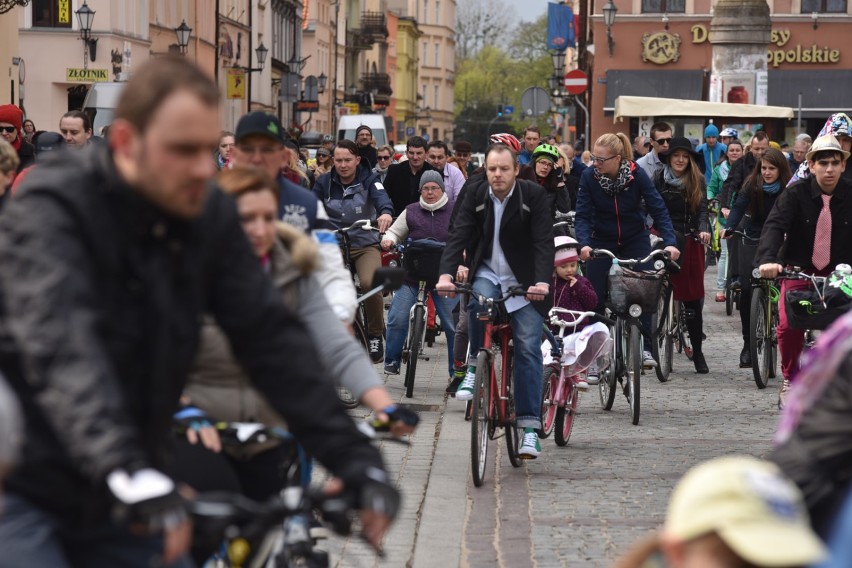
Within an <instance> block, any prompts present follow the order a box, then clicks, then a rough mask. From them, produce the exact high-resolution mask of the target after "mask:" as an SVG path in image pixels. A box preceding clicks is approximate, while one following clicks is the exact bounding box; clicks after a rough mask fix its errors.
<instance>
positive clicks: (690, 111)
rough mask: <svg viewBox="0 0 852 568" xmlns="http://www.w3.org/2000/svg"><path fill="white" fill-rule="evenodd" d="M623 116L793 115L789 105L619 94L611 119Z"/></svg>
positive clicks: (735, 116)
mask: <svg viewBox="0 0 852 568" xmlns="http://www.w3.org/2000/svg"><path fill="white" fill-rule="evenodd" d="M625 116H710V117H720V118H721V117H728V118H793V109H792V108H790V107H779V106H764V105H741V104H734V103H711V102H707V101H686V100H681V99H661V98H657V97H632V96H621V97H618V98H616V99H615V115H614V120H613V122H614V121H616V120H619V119H620V118H623V117H625Z"/></svg>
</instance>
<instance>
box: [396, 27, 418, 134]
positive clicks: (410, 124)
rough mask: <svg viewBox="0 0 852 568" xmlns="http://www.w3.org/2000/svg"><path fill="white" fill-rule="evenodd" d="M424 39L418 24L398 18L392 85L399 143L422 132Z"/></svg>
mask: <svg viewBox="0 0 852 568" xmlns="http://www.w3.org/2000/svg"><path fill="white" fill-rule="evenodd" d="M421 35H422V34H421V33H420V29H419V28H418V26H417V20H415V19H414V18H408V17H400V18H399V20H398V23H397V32H396V76H395V77H394V79H395V81H394V84H393V98H394V101H395V105H394V106H395V109H396V124H394V130H395V133H396V140H397V142H399V143H402V142H404V141H405V140H406V139H408V137H409V136H411V135H412V134H415V133H419V132H420V130H419V129H418V128H417V126H418V125H417V117H418V112H417V111H418V106H417V94H418V93H417V74H418V69H419V59H418V57H419V56H418V54H419V50H418V45H419V39H420V36H421ZM423 120H425V119H423ZM424 124H425V122H424Z"/></svg>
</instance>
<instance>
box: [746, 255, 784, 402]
mask: <svg viewBox="0 0 852 568" xmlns="http://www.w3.org/2000/svg"><path fill="white" fill-rule="evenodd" d="M752 277H753V280H752V285H751V312H750V313H749V342H750V343H749V347H750V349H751V363H752V365H751V368H752V374H753V375H754V383H755V384H756V385H757V388H759V389H765V388H766V385H768V384H769V379H771V378H775V376H776V368H777V363H778V337H777V336H776V329H777V328H778V318H779V316H778V299H779V297H780V292H779V290H778V287H777V286H776V284H775V280H774V279H768V278H761V277H760V271H759V270H758V269H757V268H755V269H754V271H753V272H752Z"/></svg>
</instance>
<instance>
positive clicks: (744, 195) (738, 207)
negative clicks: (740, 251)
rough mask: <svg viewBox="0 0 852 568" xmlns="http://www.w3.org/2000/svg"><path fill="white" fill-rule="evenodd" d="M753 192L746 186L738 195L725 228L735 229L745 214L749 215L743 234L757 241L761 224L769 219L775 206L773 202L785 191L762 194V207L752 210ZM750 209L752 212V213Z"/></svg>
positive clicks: (782, 189) (761, 228) (752, 189)
mask: <svg viewBox="0 0 852 568" xmlns="http://www.w3.org/2000/svg"><path fill="white" fill-rule="evenodd" d="M753 191H754V188H752V187H751V186H750V185H746V187H745V188H744V189H743V190H742V191H741V192H740V193H739V195H738V196H737V200H736V202H735V203H734V206H733V207H732V208H731V214H730V215H728V222H727V225H726V226H727V227H728V228H729V229H731V230H733V229H736V228H737V225H739V224H740V223H741V222H742V220H743V217H744V216H745V215H746V213H749V216H748V220H747V221H746V224H745V227H744V229H745V231H744V232H745V234H746V235H748V236H749V238H751V239H759V238H760V232H761V231H762V230H763V224H764V223H765V222H766V218H767V217H769V212H770V211H772V206H773V205H775V201H776V200H777V199H778V197H780V196H781V194H782V193H783V192H784V191H786V190H785V189H784V188H783V187H782V188H781V191H779V192H778V193H766V192H763V206H762V207H760V208H757V207H754V208H752V207H750V206H749V205H750V204H751V196H752V192H753ZM758 191H763V190H762V189H761V190H758ZM752 209H754V210H753V211H752Z"/></svg>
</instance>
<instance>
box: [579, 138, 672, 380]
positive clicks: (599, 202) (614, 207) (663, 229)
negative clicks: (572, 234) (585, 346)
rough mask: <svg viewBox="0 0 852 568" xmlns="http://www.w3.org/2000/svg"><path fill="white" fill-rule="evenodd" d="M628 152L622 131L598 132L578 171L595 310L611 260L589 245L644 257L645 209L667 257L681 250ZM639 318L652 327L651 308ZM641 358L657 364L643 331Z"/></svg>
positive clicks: (583, 249) (582, 235) (647, 245)
mask: <svg viewBox="0 0 852 568" xmlns="http://www.w3.org/2000/svg"><path fill="white" fill-rule="evenodd" d="M632 158H633V145H632V144H631V143H630V140H629V139H628V138H627V136H625V135H624V134H622V133H618V134H603V135H601V136H600V137H599V138H598V139H597V140H596V141H595V146H594V154H592V156H591V159H592V163H593V164H594V166H593V167H591V168H587V169H586V170H585V171H584V172H583V175H582V176H581V177H580V190H579V191H578V192H577V216H576V218H575V231H576V235H577V237H576V238H577V242H579V244H580V258H581V259H582V260H585V261H587V265H586V272H587V276H588V278H589V280H591V282H592V287H594V289H595V294H597V296H598V306H597V308H596V311H599V312H601V313H602V312H603V309H604V301H605V300H606V297H607V294H606V292H607V273H608V272H609V269H610V266H611V265H612V261H611V260H610V259H608V258H595V259H592V258H591V253H592V249H595V248H604V249H607V250H609V251H611V252H612V253H614V254H615V255H616V256H618V257H619V258H644V257H646V256H647V255H648V254H649V253H650V252H651V241H650V233H649V231H648V228H647V227H646V226H645V215H646V211H647V213H648V214H650V215H651V217H652V218H653V219H654V226H655V227H656V228H657V230H658V231H659V233H660V236H661V237H662V239H663V243H664V244H665V246H666V250H667V251H669V252H670V253H671V257H672V259H673V260H677V258H678V256H679V255H680V251H679V250H678V249H677V247H676V246H675V245H676V244H677V239H676V237H675V233H674V230H673V229H672V221H671V218H669V212H668V210H667V209H666V205H665V203H664V202H663V200H662V199H661V198H660V194H659V192H658V191H657V189H656V188H655V187H654V183H653V182H652V181H651V180H650V179H649V178H648V175H647V174H646V173H645V172H644V170H642V168H640V167H638V166H637V165H636V162H634V161H633V159H632ZM642 324H643V326H644V327H645V328H646V329H651V314H644V315H642ZM642 364H643V366H644V367H651V368H653V367H655V366H656V364H657V363H656V361H655V360H654V357H653V356H652V355H651V344H650V340H649V339H648V338H647V337H646V338H645V348H644V353H643V356H642Z"/></svg>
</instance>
